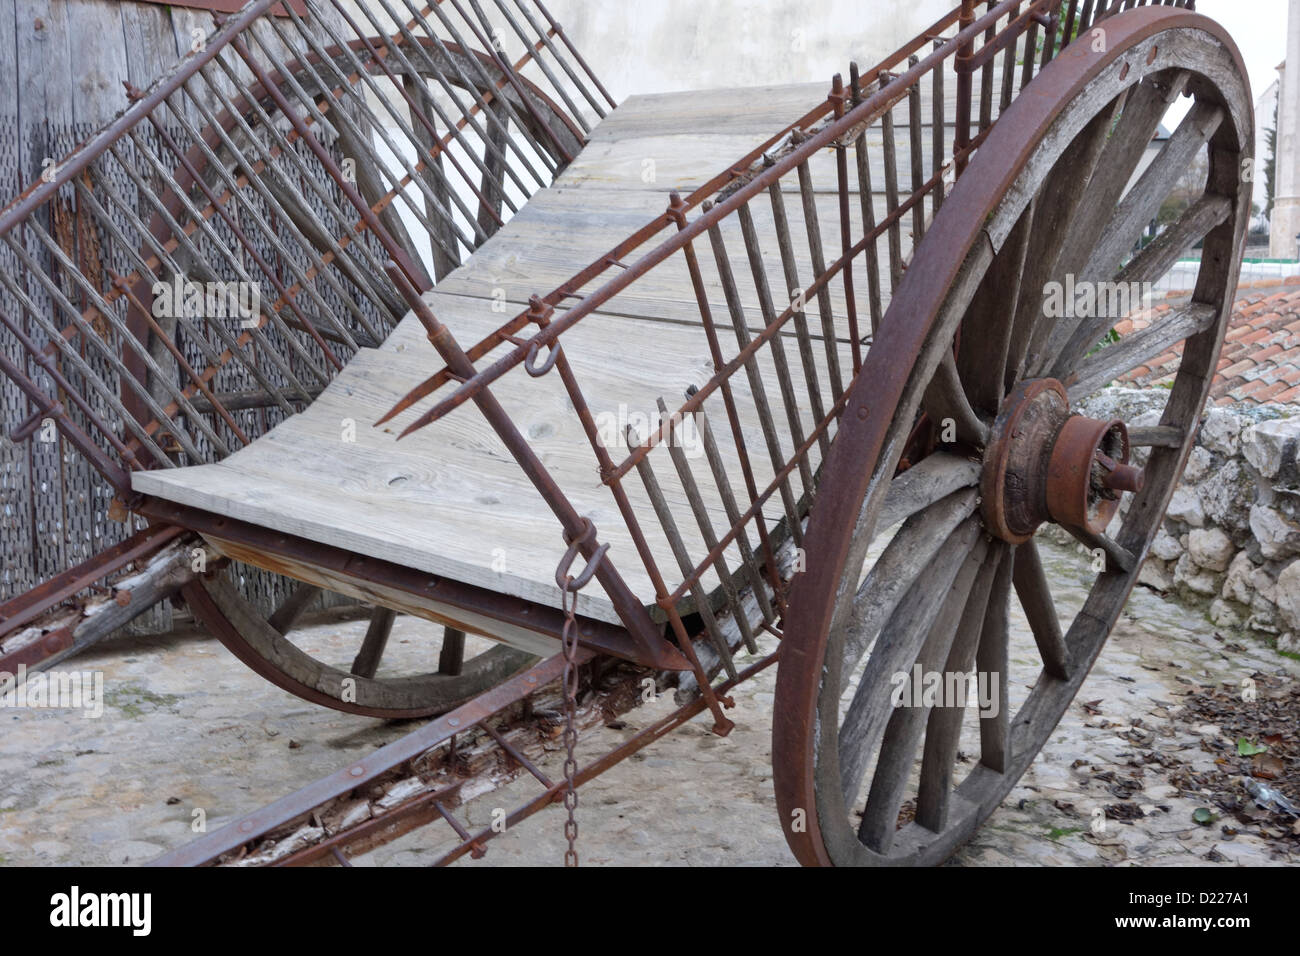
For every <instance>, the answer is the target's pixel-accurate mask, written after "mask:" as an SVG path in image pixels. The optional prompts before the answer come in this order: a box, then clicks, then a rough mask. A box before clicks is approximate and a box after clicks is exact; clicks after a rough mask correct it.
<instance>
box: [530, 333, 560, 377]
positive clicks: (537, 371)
mask: <svg viewBox="0 0 1300 956" xmlns="http://www.w3.org/2000/svg"><path fill="white" fill-rule="evenodd" d="M541 349H542V346H541V343H540V342H534V343H533V344H532V345H531V346H529V348H528V357H527V358H525V359H524V371H525V372H527V373H528V374H529V375H531V376H532V377H533V378H541V377H542V376H543V375H545V374H546V373H547V372H549V371H550V370H551V369H553V368H554V367H555V362H556V360H557V359H558V358H559V357H560V343H559V342H552V343H551V350H550V352H548V353H547V354H546V361H545V362H543V363H542V364H541V365H538V364H536V363H537V353H538V352H540V351H541Z"/></svg>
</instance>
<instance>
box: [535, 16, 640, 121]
mask: <svg viewBox="0 0 1300 956" xmlns="http://www.w3.org/2000/svg"><path fill="white" fill-rule="evenodd" d="M534 2H535V3H536V4H537V9H538V10H540V11H541V12H542V16H544V17H546V22H547V23H549V24H550V25H551V29H552V30H553V31H554V32H555V35H556V36H558V37H559V38H560V40H561V41H563V43H564V45H565V46H566V47H567V48H568V50H569V52H570V53H571V54H572V55H573V58H574V59H575V60H577V61H578V65H579V66H581V67H582V69H583V72H584V73H586V74H587V76H588V78H589V79H590V80H591V82H592V83H594V84H595V86H596V89H598V90H599V91H600V95H601V96H603V97H605V101H606V102H607V103H609V105H610V108H611V109H614V108H616V107H617V106H618V102H617V101H616V100H615V99H614V97H612V96H610V95H609V90H607V89H605V86H604V84H602V83H601V82H600V77H598V76H597V75H596V74H595V72H594V71H593V70H592V69H591V67H590V66H588V64H587V60H586V58H585V57H584V56H583V55H582V53H581V52H580V51H579V50H578V48H577V47H575V46H574V45H573V41H571V40H570V39H569V35H568V34H567V33H565V32H564V29H563V28H562V27H561V26H560V25H559V24H558V23H556V22H555V18H554V17H553V16H551V12H550V11H549V10H547V9H546V6H545V5H544V4H543V3H542V0H534ZM520 5H521V6H522V0H521V4H520ZM604 115H605V114H604V113H601V116H602V118H603V117H604Z"/></svg>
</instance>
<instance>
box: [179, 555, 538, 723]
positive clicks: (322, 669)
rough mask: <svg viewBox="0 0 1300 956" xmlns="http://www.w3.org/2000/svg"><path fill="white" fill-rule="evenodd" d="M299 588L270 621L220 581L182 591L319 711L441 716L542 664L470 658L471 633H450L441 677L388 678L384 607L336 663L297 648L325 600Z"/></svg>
mask: <svg viewBox="0 0 1300 956" xmlns="http://www.w3.org/2000/svg"><path fill="white" fill-rule="evenodd" d="M295 584H296V586H295V587H294V588H293V590H291V591H290V592H289V594H288V597H286V598H285V599H284V601H283V602H281V604H280V606H279V607H277V608H276V610H275V611H274V612H273V613H272V614H271V615H270V616H269V617H267V616H264V615H263V614H261V613H260V612H259V611H258V610H257V609H256V608H255V607H254V606H253V605H252V604H251V603H250V602H249V601H248V600H247V599H246V598H244V596H243V595H242V594H240V592H239V589H238V588H236V587H235V585H234V584H233V583H232V582H231V581H230V580H229V579H228V578H226V577H225V575H224V574H221V573H217V574H212V575H208V576H205V577H203V578H200V579H199V580H197V581H195V582H193V583H191V584H189V585H187V586H186V587H185V589H184V590H183V591H182V594H183V595H184V597H185V601H186V604H188V605H189V608H190V610H191V611H192V612H193V613H194V616H195V617H196V618H198V619H199V620H200V621H202V622H203V624H204V626H206V627H207V628H208V630H209V631H211V632H212V634H213V635H214V636H215V637H216V638H217V639H218V640H219V641H221V643H222V644H224V645H225V647H226V649H227V650H229V651H230V652H231V653H232V654H234V655H235V656H236V657H238V658H239V659H240V660H241V661H243V662H244V663H245V664H247V665H248V666H249V667H251V668H252V669H253V670H254V671H256V672H257V673H258V674H260V675H261V676H262V677H265V678H266V679H267V680H269V681H270V682H271V683H273V684H275V685H276V686H277V687H280V688H282V689H284V690H287V691H289V693H291V694H295V695H297V696H298V697H301V698H303V699H304V700H309V701H311V702H312V703H316V704H323V705H324V706H326V707H330V708H333V709H335V710H342V711H346V712H347V713H352V714H365V715H366V716H369V717H384V718H389V719H398V718H406V717H425V716H429V715H431V714H441V713H445V712H446V711H449V710H451V709H453V708H455V707H458V706H459V705H461V704H463V703H465V702H466V701H468V700H470V699H471V698H473V697H476V696H477V695H479V694H481V693H483V692H484V691H486V690H489V689H490V688H492V687H495V686H496V685H497V684H499V683H501V682H502V681H504V680H506V679H507V678H509V677H512V676H513V675H515V674H517V673H519V672H520V671H521V670H523V669H524V668H526V667H528V666H529V665H531V664H532V663H533V662H534V661H535V660H536V658H535V657H533V656H531V655H529V654H526V653H525V652H523V651H520V650H516V649H515V648H513V647H508V646H506V645H504V644H499V645H495V646H493V647H491V648H489V649H488V650H486V651H483V652H482V653H480V654H477V655H475V656H473V657H470V658H469V659H468V660H467V659H466V657H465V650H466V647H465V638H466V635H465V634H464V632H462V631H459V630H457V629H455V628H451V627H447V628H444V629H443V636H442V642H441V644H440V645H439V646H438V647H436V648H433V647H431V648H430V649H429V650H428V657H429V661H430V664H431V665H436V667H435V668H434V669H431V670H428V671H424V672H421V673H415V674H393V673H388V672H385V673H382V674H381V673H380V667H381V664H382V662H383V658H384V651H385V650H386V649H387V646H388V640H389V636H390V634H391V632H392V628H393V621H394V619H395V618H396V612H394V611H392V610H390V609H388V608H386V607H376V608H375V609H374V610H373V611H372V612H371V614H370V624H369V626H368V627H367V629H366V634H365V637H364V638H363V639H362V641H361V642H360V644H359V645H358V647H357V650H356V655H355V657H353V658H352V660H351V661H338V662H336V663H335V662H329V661H325V660H321V659H320V658H318V657H315V656H313V655H312V654H309V653H308V652H307V651H305V650H303V649H301V648H300V647H299V646H298V645H297V644H295V643H294V642H293V640H292V633H293V630H294V628H295V626H296V625H297V623H298V621H299V618H300V616H301V615H302V613H303V611H304V610H306V609H307V607H308V606H309V605H310V604H311V602H312V601H313V600H314V599H315V598H316V597H317V596H318V595H319V594H320V593H321V589H320V588H319V587H316V586H315V585H311V584H303V583H297V582H295Z"/></svg>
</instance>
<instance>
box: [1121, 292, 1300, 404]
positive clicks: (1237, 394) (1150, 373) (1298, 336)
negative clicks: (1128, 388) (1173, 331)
mask: <svg viewBox="0 0 1300 956" xmlns="http://www.w3.org/2000/svg"><path fill="white" fill-rule="evenodd" d="M1261 290H1263V291H1261ZM1185 294H1186V293H1183V295H1185ZM1169 298H1171V299H1175V298H1178V295H1177V294H1174V293H1170V295H1169ZM1172 307H1174V308H1177V307H1179V306H1177V305H1175V306H1172ZM1170 308H1171V306H1170V305H1169V304H1167V303H1161V304H1160V305H1157V306H1154V307H1153V308H1151V309H1148V310H1146V311H1144V312H1140V313H1136V314H1134V315H1132V316H1129V317H1127V318H1125V319H1124V320H1123V321H1121V322H1119V323H1117V324H1116V326H1115V328H1116V331H1117V332H1119V334H1120V335H1131V334H1133V333H1134V332H1140V331H1142V330H1143V329H1146V328H1149V327H1150V326H1152V325H1159V324H1160V322H1162V321H1163V320H1164V315H1163V313H1165V312H1167V311H1168V310H1169V309H1170ZM1183 345H1184V343H1182V342H1179V343H1177V344H1176V345H1171V346H1169V347H1168V348H1166V349H1165V350H1164V351H1163V352H1162V353H1161V354H1160V355H1158V356H1156V357H1155V358H1151V359H1148V360H1147V364H1146V365H1142V366H1139V367H1138V368H1135V369H1133V370H1132V371H1131V372H1129V373H1128V374H1126V375H1124V376H1123V380H1124V381H1127V382H1131V383H1134V384H1137V385H1144V386H1154V385H1157V384H1168V383H1170V382H1172V381H1173V379H1174V376H1175V374H1176V373H1177V370H1178V364H1179V362H1180V361H1181V358H1182V353H1183ZM1210 396H1211V399H1212V401H1213V402H1214V403H1215V404H1216V405H1231V404H1234V403H1238V402H1245V403H1250V404H1253V403H1259V402H1267V401H1272V402H1282V403H1295V404H1298V405H1300V275H1296V276H1290V277H1288V278H1286V279H1270V280H1262V281H1259V282H1254V283H1251V284H1250V285H1249V286H1246V285H1243V286H1242V288H1241V291H1240V292H1239V295H1238V298H1237V301H1236V302H1235V303H1234V306H1233V313H1232V316H1231V318H1230V319H1229V326H1228V334H1227V335H1226V337H1225V339H1224V346H1223V350H1222V352H1221V353H1220V356H1219V362H1218V370H1217V372H1216V374H1215V376H1214V381H1213V382H1212V383H1211V387H1210Z"/></svg>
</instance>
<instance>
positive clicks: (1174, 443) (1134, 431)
mask: <svg viewBox="0 0 1300 956" xmlns="http://www.w3.org/2000/svg"><path fill="white" fill-rule="evenodd" d="M1186 439H1187V432H1185V431H1184V430H1183V429H1181V428H1179V427H1178V426H1176V425H1151V426H1149V427H1146V428H1130V429H1129V430H1128V443H1129V446H1130V447H1132V448H1182V447H1183V442H1184V441H1185V440H1186Z"/></svg>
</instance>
